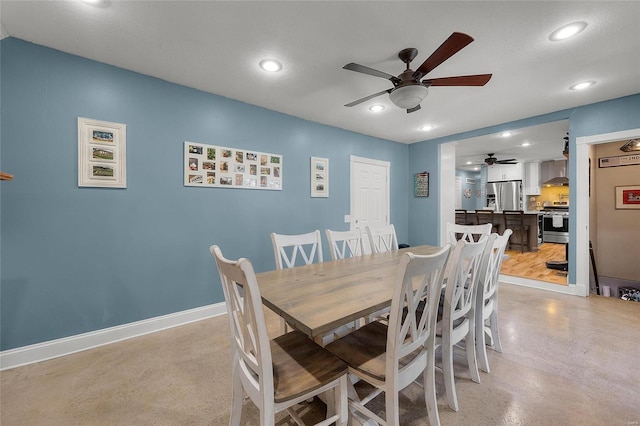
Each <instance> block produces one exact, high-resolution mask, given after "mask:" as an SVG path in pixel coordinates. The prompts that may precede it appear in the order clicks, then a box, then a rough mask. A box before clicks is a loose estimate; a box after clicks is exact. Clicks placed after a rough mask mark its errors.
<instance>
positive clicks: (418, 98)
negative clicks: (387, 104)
mask: <svg viewBox="0 0 640 426" xmlns="http://www.w3.org/2000/svg"><path fill="white" fill-rule="evenodd" d="M427 93H429V89H427V88H426V86H423V85H421V84H411V85H407V86H402V87H398V88H397V89H394V90H393V91H392V92H391V93H390V94H389V99H391V102H393V104H394V105H395V106H397V107H398V108H402V109H411V108H415V107H417V106H418V105H420V103H421V102H422V101H423V100H424V98H426V97H427Z"/></svg>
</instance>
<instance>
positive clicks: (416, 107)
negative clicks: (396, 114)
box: [407, 104, 420, 114]
mask: <svg viewBox="0 0 640 426" xmlns="http://www.w3.org/2000/svg"><path fill="white" fill-rule="evenodd" d="M419 109H420V104H418V105H416V106H414V107H413V108H409V109H408V110H407V114H409V113H412V112H415V111H417V110H419Z"/></svg>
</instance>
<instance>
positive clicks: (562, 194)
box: [525, 186, 569, 210]
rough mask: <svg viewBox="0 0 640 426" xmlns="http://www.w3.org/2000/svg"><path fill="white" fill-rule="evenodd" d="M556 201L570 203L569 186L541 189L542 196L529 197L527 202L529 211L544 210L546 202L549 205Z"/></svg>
mask: <svg viewBox="0 0 640 426" xmlns="http://www.w3.org/2000/svg"><path fill="white" fill-rule="evenodd" d="M554 201H566V202H567V203H568V202H569V187H568V186H545V187H542V188H541V189H540V195H536V196H528V197H527V200H526V202H525V206H526V207H527V210H542V208H543V207H544V204H545V202H547V203H548V204H551V203H553V202H554Z"/></svg>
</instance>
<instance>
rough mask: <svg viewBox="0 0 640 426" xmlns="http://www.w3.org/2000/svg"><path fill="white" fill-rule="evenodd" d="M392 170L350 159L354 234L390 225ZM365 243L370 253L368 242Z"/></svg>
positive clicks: (387, 165)
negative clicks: (359, 230) (356, 231)
mask: <svg viewBox="0 0 640 426" xmlns="http://www.w3.org/2000/svg"><path fill="white" fill-rule="evenodd" d="M390 167H391V163H389V162H388V161H379V160H371V159H368V158H362V157H356V156H353V155H352V156H351V223H350V224H351V226H350V228H351V230H354V229H362V231H364V230H365V227H366V226H372V227H373V226H377V225H388V224H389V203H390V201H389V169H390ZM365 240H366V239H365ZM363 243H364V244H363V245H364V246H365V247H364V248H365V251H367V249H370V248H369V242H368V240H367V241H363ZM367 252H368V251H367Z"/></svg>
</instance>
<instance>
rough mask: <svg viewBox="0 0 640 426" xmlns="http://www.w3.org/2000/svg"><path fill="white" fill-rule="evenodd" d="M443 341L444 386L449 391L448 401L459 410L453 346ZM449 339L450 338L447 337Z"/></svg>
mask: <svg viewBox="0 0 640 426" xmlns="http://www.w3.org/2000/svg"><path fill="white" fill-rule="evenodd" d="M444 340H445V339H443V341H442V373H443V375H444V388H445V390H446V392H447V402H448V403H449V407H450V408H451V409H452V410H453V411H458V410H459V409H460V408H459V407H458V395H457V394H456V382H455V377H454V375H453V347H452V346H451V342H449V341H447V342H445V341H444ZM447 340H448V339H447Z"/></svg>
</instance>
